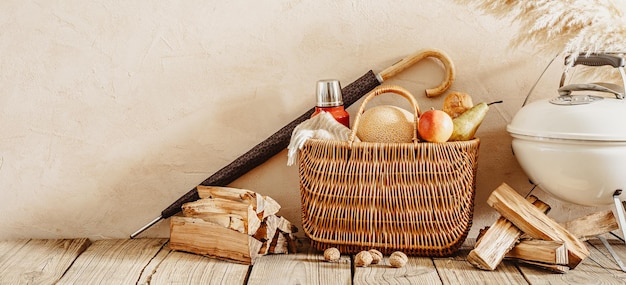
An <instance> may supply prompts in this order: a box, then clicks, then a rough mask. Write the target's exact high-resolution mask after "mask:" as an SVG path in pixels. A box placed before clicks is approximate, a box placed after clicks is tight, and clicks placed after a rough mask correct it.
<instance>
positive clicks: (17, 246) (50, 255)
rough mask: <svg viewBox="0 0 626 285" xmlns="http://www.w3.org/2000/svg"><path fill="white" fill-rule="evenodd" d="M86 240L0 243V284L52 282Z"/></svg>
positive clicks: (63, 270) (80, 251) (74, 258)
mask: <svg viewBox="0 0 626 285" xmlns="http://www.w3.org/2000/svg"><path fill="white" fill-rule="evenodd" d="M89 243H90V242H89V240H88V239H71V240H70V239H54V240H30V241H27V242H26V243H24V241H23V240H21V241H14V242H12V241H6V242H1V243H0V244H2V246H0V250H2V252H1V253H0V256H2V259H0V284H54V283H55V282H57V281H58V280H59V279H60V278H61V276H63V273H64V272H65V271H66V270H67V269H68V268H69V267H70V266H71V265H72V262H74V260H76V257H77V256H78V255H80V254H81V253H82V252H83V251H85V249H86V248H87V247H88V246H89Z"/></svg>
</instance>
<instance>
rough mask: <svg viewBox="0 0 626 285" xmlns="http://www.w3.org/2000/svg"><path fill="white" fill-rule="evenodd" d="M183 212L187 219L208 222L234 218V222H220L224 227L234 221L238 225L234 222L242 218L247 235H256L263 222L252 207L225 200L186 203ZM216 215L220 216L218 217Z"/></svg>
mask: <svg viewBox="0 0 626 285" xmlns="http://www.w3.org/2000/svg"><path fill="white" fill-rule="evenodd" d="M182 212H183V215H184V216H185V217H195V218H201V219H204V220H205V221H207V222H215V221H217V220H218V219H226V218H228V219H230V218H233V219H232V220H226V221H220V222H218V223H219V224H222V225H223V224H226V223H230V222H231V221H233V224H236V223H235V222H234V220H236V219H237V217H241V218H242V219H243V222H244V229H245V232H244V233H247V234H251V233H255V232H256V231H257V229H258V228H259V227H260V226H261V220H259V217H258V216H257V214H256V212H255V211H254V208H253V207H252V206H251V205H249V204H248V203H242V202H238V201H233V200H227V199H223V198H203V199H200V200H196V201H193V202H189V203H185V204H183V206H182ZM216 214H218V215H217V216H216ZM224 214H225V215H224ZM233 229H234V230H238V227H236V226H235V228H233Z"/></svg>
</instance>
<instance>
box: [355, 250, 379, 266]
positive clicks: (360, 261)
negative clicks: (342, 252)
mask: <svg viewBox="0 0 626 285" xmlns="http://www.w3.org/2000/svg"><path fill="white" fill-rule="evenodd" d="M373 260H374V258H373V257H372V254H371V253H370V252H369V251H361V252H359V253H357V255H356V256H355V257H354V265H356V266H357V267H368V266H369V265H370V264H372V261H373Z"/></svg>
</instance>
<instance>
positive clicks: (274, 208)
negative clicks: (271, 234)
mask: <svg viewBox="0 0 626 285" xmlns="http://www.w3.org/2000/svg"><path fill="white" fill-rule="evenodd" d="M263 201H265V209H264V210H263V217H262V218H263V219H265V218H267V217H269V216H271V215H275V214H276V213H278V211H279V210H280V204H278V202H276V200H274V199H272V197H269V196H263Z"/></svg>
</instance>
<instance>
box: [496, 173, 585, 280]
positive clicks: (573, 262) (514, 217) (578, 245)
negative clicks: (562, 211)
mask: <svg viewBox="0 0 626 285" xmlns="http://www.w3.org/2000/svg"><path fill="white" fill-rule="evenodd" d="M487 204H489V206H491V207H492V208H494V209H496V211H498V212H499V213H500V214H501V215H502V216H503V217H504V218H506V219H507V220H509V221H510V222H511V223H513V224H514V225H515V226H516V227H517V228H519V229H520V230H522V231H523V232H524V233H526V234H528V235H529V236H531V237H533V238H535V239H542V240H549V241H562V242H563V243H565V246H566V248H567V250H568V264H567V265H568V266H569V267H570V268H571V269H573V268H576V266H577V265H578V264H580V262H581V261H583V260H584V259H585V258H587V256H589V249H587V247H586V246H585V245H584V244H583V243H582V242H581V241H580V240H578V239H577V238H576V237H575V236H574V235H572V234H571V233H570V232H568V231H567V230H566V229H565V228H564V227H563V226H561V225H559V224H558V223H557V222H555V221H554V220H552V219H551V218H549V217H548V216H546V214H544V213H543V211H541V210H539V209H537V208H536V207H535V206H533V204H531V203H529V202H528V201H526V200H525V199H524V197H522V196H520V195H519V194H518V193H517V192H516V191H515V190H514V189H513V188H511V187H510V186H509V185H507V184H506V183H503V184H502V185H500V186H499V187H498V188H496V189H495V190H494V191H493V192H492V193H491V195H490V196H489V198H488V199H487Z"/></svg>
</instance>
